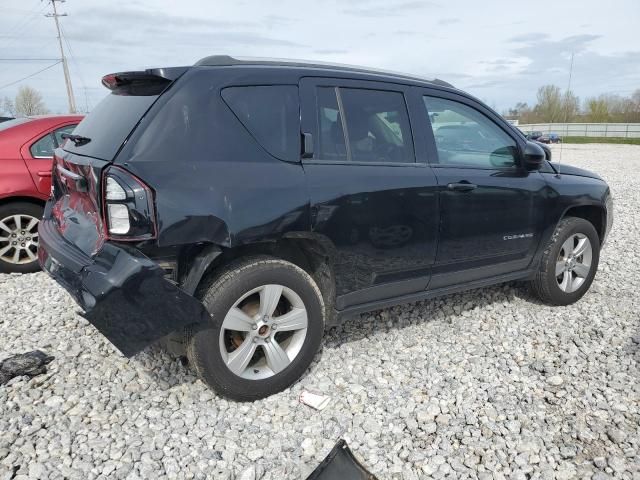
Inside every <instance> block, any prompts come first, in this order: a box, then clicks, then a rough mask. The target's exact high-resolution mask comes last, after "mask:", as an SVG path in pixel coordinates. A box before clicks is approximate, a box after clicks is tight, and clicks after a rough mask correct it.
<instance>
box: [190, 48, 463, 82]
mask: <svg viewBox="0 0 640 480" xmlns="http://www.w3.org/2000/svg"><path fill="white" fill-rule="evenodd" d="M234 65H272V66H278V67H318V68H327V69H332V70H343V71H347V72H359V73H374V74H385V75H393V76H394V77H398V78H406V79H410V80H420V81H423V82H429V83H432V84H434V85H440V86H442V87H449V88H455V87H454V86H453V85H451V84H450V83H448V82H445V81H444V80H440V79H439V78H434V79H427V78H422V77H419V76H416V75H410V74H406V73H400V72H393V71H390V70H380V69H374V68H366V67H360V66H357V65H345V64H341V63H329V62H316V61H310V60H292V59H283V58H260V57H232V56H230V55H211V56H209V57H204V58H202V59H200V60H199V61H197V62H196V63H195V66H206V67H228V66H234Z"/></svg>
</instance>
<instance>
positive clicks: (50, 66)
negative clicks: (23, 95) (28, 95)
mask: <svg viewBox="0 0 640 480" xmlns="http://www.w3.org/2000/svg"><path fill="white" fill-rule="evenodd" d="M61 62H62V60H57V61H56V62H55V63H52V64H51V65H49V66H48V67H45V68H43V69H41V70H38V71H37V72H34V73H32V74H31V75H27V76H26V77H22V78H21V79H19V80H15V81H13V82H11V83H7V84H5V85H1V86H0V90H2V89H4V88H7V87H10V86H12V85H15V84H16V83H20V82H22V81H24V80H26V79H28V78H31V77H35V76H36V75H38V74H39V73H42V72H44V71H45V70H49V69H50V68H53V67H55V66H56V65H58V64H59V63H61Z"/></svg>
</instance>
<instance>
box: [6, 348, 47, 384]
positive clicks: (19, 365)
mask: <svg viewBox="0 0 640 480" xmlns="http://www.w3.org/2000/svg"><path fill="white" fill-rule="evenodd" d="M52 360H53V357H51V356H49V355H47V354H46V353H44V352H41V351H40V350H34V351H33V352H27V353H20V354H18V355H14V356H12V357H9V358H6V359H4V360H3V361H2V362H0V385H4V384H5V383H7V382H8V381H9V380H11V379H12V378H13V377H19V376H22V375H25V376H27V377H35V376H36V375H42V374H43V373H47V364H48V363H51V361H52Z"/></svg>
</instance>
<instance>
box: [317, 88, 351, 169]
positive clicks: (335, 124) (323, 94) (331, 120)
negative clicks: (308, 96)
mask: <svg viewBox="0 0 640 480" xmlns="http://www.w3.org/2000/svg"><path fill="white" fill-rule="evenodd" d="M336 90H337V89H336V88H334V87H319V88H318V94H317V102H318V103H317V112H318V137H319V142H318V149H319V150H318V152H317V154H316V158H321V159H323V160H331V161H346V160H347V147H346V145H345V141H344V129H343V128H342V118H341V116H340V108H339V107H338V99H337V97H336Z"/></svg>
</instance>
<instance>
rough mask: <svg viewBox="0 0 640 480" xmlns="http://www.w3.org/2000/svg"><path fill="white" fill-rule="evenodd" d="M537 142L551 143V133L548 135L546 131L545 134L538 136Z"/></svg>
mask: <svg viewBox="0 0 640 480" xmlns="http://www.w3.org/2000/svg"><path fill="white" fill-rule="evenodd" d="M536 142H538V143H551V139H550V138H549V135H547V134H546V133H545V134H544V135H540V136H539V137H538V138H536Z"/></svg>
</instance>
